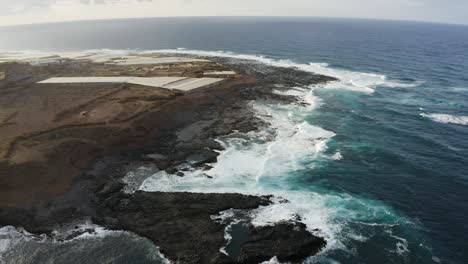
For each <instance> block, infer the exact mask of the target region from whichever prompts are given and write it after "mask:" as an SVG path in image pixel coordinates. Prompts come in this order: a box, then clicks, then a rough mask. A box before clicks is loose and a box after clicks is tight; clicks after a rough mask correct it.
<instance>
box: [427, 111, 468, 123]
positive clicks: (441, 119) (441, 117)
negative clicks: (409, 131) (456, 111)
mask: <svg viewBox="0 0 468 264" xmlns="http://www.w3.org/2000/svg"><path fill="white" fill-rule="evenodd" d="M421 116H422V117H426V118H429V119H431V120H432V121H435V122H438V123H443V124H455V125H462V126H467V125H468V116H457V115H448V114H425V113H422V114H421Z"/></svg>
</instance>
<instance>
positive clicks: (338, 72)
mask: <svg viewBox="0 0 468 264" xmlns="http://www.w3.org/2000/svg"><path fill="white" fill-rule="evenodd" d="M145 53H179V54H189V55H190V54H192V55H199V56H208V57H227V58H234V59H241V60H250V61H257V62H260V63H264V64H267V65H272V66H276V67H287V68H297V69H300V70H303V71H307V72H312V73H317V74H322V75H327V76H331V77H335V78H337V79H339V81H336V82H329V83H327V84H325V85H323V86H322V88H327V89H344V90H351V91H357V92H364V93H373V92H374V90H375V88H376V87H378V86H384V87H397V88H409V87H416V86H419V85H421V84H422V82H419V81H417V82H413V83H402V82H399V81H396V80H388V79H387V77H386V76H385V75H381V74H373V73H363V72H357V71H350V70H345V69H337V68H332V67H330V66H329V65H328V64H327V63H312V62H311V63H309V64H302V63H296V62H293V61H291V60H275V59H271V58H268V57H265V56H262V55H249V54H237V53H233V52H225V51H202V50H185V49H184V50H180V49H166V50H150V51H145Z"/></svg>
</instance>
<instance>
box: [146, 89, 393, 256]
mask: <svg viewBox="0 0 468 264" xmlns="http://www.w3.org/2000/svg"><path fill="white" fill-rule="evenodd" d="M279 93H282V94H287V95H290V96H296V97H298V98H299V99H300V101H302V102H309V103H308V104H307V105H304V104H290V105H269V104H263V103H253V105H252V107H253V109H254V110H255V112H256V113H257V116H258V117H259V118H261V119H263V120H264V121H265V122H267V123H269V124H270V126H269V127H268V128H266V129H265V130H263V131H260V132H250V133H247V134H242V133H237V132H235V133H233V134H231V135H229V136H225V137H221V138H219V139H218V141H219V142H220V143H221V144H222V145H223V146H224V147H225V150H223V151H221V152H220V156H219V157H218V161H217V163H215V164H211V165H212V166H213V168H212V169H211V170H208V171H198V170H193V171H190V172H187V173H186V174H185V176H184V177H178V176H175V175H171V174H168V173H166V172H164V171H161V172H158V173H156V174H155V175H153V176H151V177H149V178H148V179H146V180H145V181H144V183H143V184H142V185H141V187H140V190H143V191H148V192H155V191H162V192H199V193H243V194H253V195H270V194H272V195H274V196H275V197H276V198H275V199H276V200H275V203H274V204H273V205H270V206H262V207H260V208H258V209H255V210H251V211H250V212H248V213H249V218H250V219H251V223H252V224H254V225H256V226H265V225H272V224H275V223H278V222H280V221H287V220H295V219H297V218H300V219H301V221H302V222H303V223H304V224H306V226H307V228H308V230H309V231H310V232H312V233H314V234H317V235H320V236H323V237H324V238H326V240H327V248H326V249H325V250H324V251H323V252H322V254H325V253H326V252H328V251H330V250H333V249H341V250H345V251H346V245H345V242H346V241H352V240H359V241H361V240H362V239H363V237H362V236H361V235H360V234H359V233H356V232H355V231H354V230H351V229H349V228H347V227H346V226H347V223H351V222H352V223H354V224H355V223H357V222H359V221H362V222H364V223H369V222H372V221H381V220H382V219H386V218H387V217H388V219H390V220H388V221H390V222H389V223H388V222H387V223H388V224H397V222H398V221H399V220H398V218H397V217H396V216H395V215H394V214H393V213H392V212H391V211H390V210H389V209H388V208H386V207H385V206H383V205H381V204H378V203H376V202H371V201H366V200H363V199H358V198H355V197H352V196H349V195H338V194H332V193H325V194H324V193H322V192H315V191H311V190H309V189H306V190H300V189H299V190H298V189H297V186H295V185H294V184H292V183H291V179H292V177H294V175H295V173H296V172H300V171H304V170H310V169H311V168H313V166H314V161H315V160H317V159H319V158H321V157H324V158H329V157H327V156H326V155H325V154H324V153H323V152H324V150H325V149H326V143H327V142H328V141H329V140H330V139H331V138H333V137H334V136H335V134H334V133H333V132H331V131H327V130H325V129H323V128H320V127H317V126H313V125H310V124H309V123H308V122H305V121H304V120H305V119H306V117H307V116H308V115H309V114H310V112H311V111H312V110H313V109H314V108H315V107H318V106H319V105H320V100H318V98H317V97H315V95H314V89H306V88H294V89H291V90H290V91H287V92H279ZM312 171H313V170H312ZM207 176H209V177H207ZM284 199H287V200H288V201H289V202H288V203H283V202H281V201H283V200H284ZM363 212H364V213H363ZM233 215H234V214H233V211H232V210H228V211H225V212H222V213H221V214H220V215H219V216H215V217H214V219H218V220H219V219H226V218H229V217H233ZM385 221H387V220H385ZM385 221H384V222H385ZM343 230H346V232H343ZM226 240H227V241H229V240H230V236H229V235H226ZM220 250H221V251H222V252H225V249H224V248H222V249H220Z"/></svg>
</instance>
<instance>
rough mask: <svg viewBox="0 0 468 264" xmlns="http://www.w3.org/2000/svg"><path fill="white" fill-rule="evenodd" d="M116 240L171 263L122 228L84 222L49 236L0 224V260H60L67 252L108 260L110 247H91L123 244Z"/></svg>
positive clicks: (5, 263)
mask: <svg viewBox="0 0 468 264" xmlns="http://www.w3.org/2000/svg"><path fill="white" fill-rule="evenodd" d="M74 234H79V235H74ZM120 240H122V241H125V242H126V243H129V244H130V245H135V244H133V243H137V244H136V245H137V246H135V248H137V249H139V250H143V251H146V253H147V254H148V255H149V256H148V259H151V260H153V261H156V263H161V264H169V263H171V262H170V261H169V260H168V259H166V258H165V257H164V255H162V254H161V253H160V252H159V249H158V248H157V247H155V246H154V245H153V244H152V243H151V242H150V241H148V240H146V239H144V238H140V237H138V236H136V235H134V234H132V233H129V232H125V231H111V230H108V229H106V228H104V227H101V226H98V225H94V224H92V223H90V222H85V223H82V224H78V225H77V226H76V227H74V228H63V229H62V230H56V231H54V232H53V233H52V234H51V236H46V235H39V236H38V235H33V234H30V233H28V232H27V231H25V230H24V229H22V228H15V227H12V226H6V227H2V228H0V264H9V263H36V262H41V259H44V258H45V259H47V261H52V262H54V263H55V262H56V263H64V262H63V261H64V259H66V257H64V255H67V254H69V255H70V256H74V255H76V256H78V255H80V257H85V255H86V254H90V256H91V257H92V258H93V261H95V262H96V263H98V262H100V259H99V258H102V261H104V260H105V261H106V262H108V261H110V260H112V258H114V257H118V256H115V253H113V250H114V249H112V250H108V253H104V252H101V253H99V254H98V255H95V254H93V253H92V252H93V250H98V251H99V250H102V249H103V248H106V247H107V245H108V244H110V245H118V246H120V245H121V244H124V243H119V242H115V241H120ZM132 241H133V242H132ZM122 247H125V245H122ZM122 250H125V248H122ZM80 252H81V253H80ZM122 252H123V251H122ZM97 257H99V258H97ZM41 263H42V262H41Z"/></svg>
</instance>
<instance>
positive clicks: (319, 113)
mask: <svg viewBox="0 0 468 264" xmlns="http://www.w3.org/2000/svg"><path fill="white" fill-rule="evenodd" d="M90 25H92V26H90ZM0 40H1V41H0V49H15V50H17V49H35V50H86V49H104V48H106V49H132V50H134V49H140V50H160V49H174V48H186V49H187V50H185V51H184V50H179V51H178V52H186V53H196V54H202V55H215V56H229V57H233V59H236V58H251V59H255V60H257V61H260V62H261V63H267V64H270V65H276V66H285V67H299V68H301V69H302V70H308V71H314V72H319V73H323V74H329V75H333V76H336V77H338V78H340V79H341V82H339V83H332V84H329V85H326V86H325V87H299V89H297V88H296V87H290V88H291V91H292V92H291V94H292V95H294V96H297V97H298V98H299V99H300V100H303V101H305V102H307V103H308V105H306V106H303V105H289V106H284V107H280V106H272V105H268V104H263V103H257V104H256V105H254V106H253V107H254V108H255V109H256V110H257V111H258V114H259V116H262V117H264V118H266V119H267V121H268V122H270V123H271V124H272V125H271V127H270V128H269V129H267V130H266V131H263V132H262V133H259V134H251V135H248V136H246V135H231V136H229V137H226V138H222V139H220V140H221V141H222V142H223V143H224V144H226V147H227V149H228V151H226V152H224V153H222V155H221V157H220V162H219V163H218V164H217V165H216V166H215V167H214V169H213V170H212V171H210V172H209V173H210V174H211V175H214V176H216V177H215V178H214V180H213V181H211V182H209V183H207V182H206V179H205V180H200V179H199V178H198V177H197V173H198V172H193V175H192V176H190V177H187V178H186V179H184V180H183V181H176V180H174V178H172V177H171V176H170V175H155V176H153V177H152V178H150V180H148V181H147V182H146V183H145V185H144V186H143V188H144V189H146V190H148V191H152V190H160V189H158V188H165V189H164V190H170V191H178V190H179V191H184V190H190V191H200V192H207V191H227V192H244V193H268V194H269V193H272V194H276V195H278V196H281V197H284V198H287V199H288V200H290V201H291V204H290V205H287V206H286V205H283V206H276V207H273V208H269V209H264V210H259V211H257V212H253V213H252V214H253V215H254V216H255V217H254V219H255V220H256V221H257V224H264V223H269V222H274V221H277V220H279V219H287V218H291V217H293V216H294V215H296V214H297V215H300V216H301V217H302V218H303V219H304V222H305V223H306V224H308V227H309V228H311V229H314V228H317V227H318V228H320V229H321V234H322V235H324V236H325V237H326V238H327V239H328V240H329V242H330V243H329V247H328V248H327V249H326V251H325V252H324V253H322V254H321V255H320V256H318V257H316V258H312V259H310V260H309V261H310V262H315V263H465V262H466V260H467V259H468V255H467V254H468V253H466V248H468V243H467V240H466V234H468V225H467V223H468V195H467V194H466V189H467V187H468V176H467V175H468V174H467V172H468V155H467V153H468V141H467V140H466V138H467V136H468V117H467V116H468V108H467V103H468V27H466V26H455V25H442V24H423V23H409V22H393V21H369V20H332V19H292V18H283V19H274V18H263V19H254V18H225V19H215V18H198V19H147V20H121V21H109V22H83V23H68V24H60V25H49V26H23V27H15V28H2V29H0ZM200 50H203V51H210V52H209V53H206V52H205V53H204V52H200ZM214 51H224V52H214ZM226 52H232V53H226ZM247 55H248V56H247ZM259 56H263V57H259ZM267 113H268V115H267ZM272 113H273V115H272ZM269 116H271V117H269ZM298 131H299V132H298ZM152 180H157V181H159V182H161V180H164V183H165V184H159V185H157V186H160V187H157V188H156V187H155V186H156V185H155V184H154V182H152ZM135 261H136V262H138V259H135ZM141 262H142V263H143V262H144V260H143V259H142V260H141Z"/></svg>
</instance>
